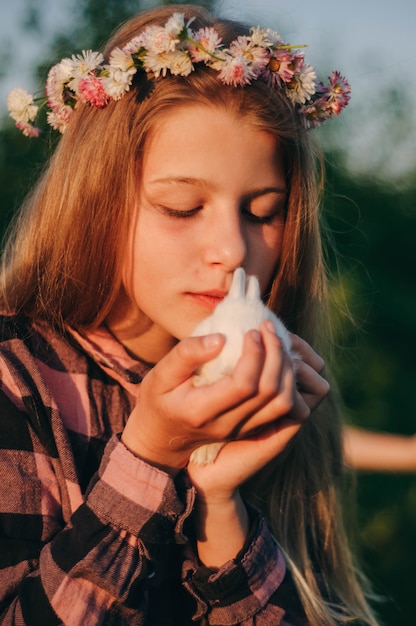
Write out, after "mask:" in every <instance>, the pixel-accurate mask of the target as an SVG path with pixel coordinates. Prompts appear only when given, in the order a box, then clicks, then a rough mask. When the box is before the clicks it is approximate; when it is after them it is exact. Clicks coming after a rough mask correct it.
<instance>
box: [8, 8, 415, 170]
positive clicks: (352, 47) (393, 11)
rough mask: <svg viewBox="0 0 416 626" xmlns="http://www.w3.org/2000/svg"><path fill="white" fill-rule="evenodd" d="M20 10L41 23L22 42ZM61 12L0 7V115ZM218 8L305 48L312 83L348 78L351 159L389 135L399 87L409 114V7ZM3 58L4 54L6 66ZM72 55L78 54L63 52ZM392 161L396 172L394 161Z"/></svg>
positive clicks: (63, 16)
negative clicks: (389, 104) (389, 99)
mask: <svg viewBox="0 0 416 626" xmlns="http://www.w3.org/2000/svg"><path fill="white" fill-rule="evenodd" d="M37 2H38V3H40V4H38V5H37ZM28 5H33V6H41V7H42V8H44V9H45V8H46V11H44V14H45V16H46V17H45V19H44V22H43V23H42V30H39V31H38V32H33V33H32V34H31V36H30V37H27V35H25V39H23V38H22V31H21V24H22V21H23V20H24V19H25V17H26V16H27V7H28ZM69 6H70V3H68V2H67V1H66V0H13V2H10V1H9V0H0V7H1V9H0V55H1V56H0V62H1V64H2V65H3V68H2V69H3V72H2V74H3V73H5V74H6V75H5V76H4V75H3V76H2V75H1V74H0V113H3V112H4V111H5V103H6V98H7V92H8V91H9V90H10V89H11V88H13V87H15V86H21V87H25V88H28V89H29V90H30V89H31V88H32V84H31V72H30V70H31V67H32V62H33V65H35V64H36V60H37V59H39V58H40V57H41V52H42V49H43V48H44V46H45V45H47V43H48V40H49V38H50V37H51V36H52V35H53V33H54V32H55V30H56V29H58V30H60V29H62V28H63V27H64V25H65V23H66V21H67V20H69V19H70V14H69ZM218 6H219V9H220V13H221V14H222V15H224V16H226V17H235V18H242V19H244V20H245V21H247V22H249V23H250V24H252V25H257V24H259V25H261V26H267V27H270V28H272V29H274V30H277V31H278V32H280V34H281V35H282V36H283V38H284V39H285V40H286V41H288V42H290V43H292V44H308V48H307V51H306V56H307V60H308V61H309V62H310V63H311V64H312V65H313V66H314V67H315V69H316V70H317V73H318V75H320V77H322V78H325V77H326V76H327V75H328V74H329V73H330V72H331V71H332V70H333V69H336V70H339V71H340V72H341V73H342V74H343V75H345V76H346V77H347V78H348V80H349V81H350V83H351V85H352V98H351V103H350V105H349V107H348V108H347V110H346V112H345V113H344V114H343V116H345V118H346V119H347V116H348V119H349V121H350V124H351V126H352V127H353V128H356V129H357V132H356V133H355V132H353V133H352V135H353V136H355V140H354V141H355V143H354V145H355V148H354V147H353V146H350V149H351V150H353V151H354V149H355V152H356V154H357V158H358V155H360V156H361V159H363V158H364V157H363V150H364V153H366V152H367V153H368V154H367V157H366V158H371V156H372V155H374V154H375V152H376V151H377V150H378V148H377V145H378V144H377V142H378V139H379V135H380V128H382V127H383V126H384V127H386V123H387V125H389V127H390V128H391V124H390V120H387V121H386V118H385V115H384V114H382V113H381V112H379V109H381V108H382V104H383V100H385V98H384V95H385V94H386V93H387V92H388V90H389V89H390V88H394V87H395V86H398V87H399V89H401V88H402V87H401V86H405V88H404V89H403V94H404V91H405V92H406V93H405V94H404V95H405V96H406V98H408V99H409V104H408V106H407V109H408V110H409V111H410V110H414V111H416V81H415V80H414V77H413V72H414V68H415V66H416V45H415V39H416V1H415V0H395V1H392V0H389V1H388V0H348V1H344V2H337V1H334V0H308V1H307V0H291V2H287V1H283V0H251V2H248V0H220V2H219V4H218ZM5 51H7V52H8V54H10V59H9V60H8V61H7V63H5V59H4V53H5ZM72 52H79V51H77V50H74V51H72V50H71V51H68V53H72ZM5 68H6V69H5ZM7 70H8V71H7ZM403 102H404V100H403ZM374 118H376V119H374ZM377 118H378V122H377ZM413 121H414V124H413V126H412V128H411V129H409V130H408V131H406V132H405V133H403V135H404V137H403V138H402V139H401V142H402V144H403V145H402V148H403V149H402V150H401V152H404V153H405V156H400V158H399V161H400V162H403V163H402V165H400V163H399V165H398V166H399V167H406V163H408V162H409V159H410V160H412V157H413V152H414V151H413V146H414V145H416V144H415V141H416V114H415V116H414V117H413ZM331 123H332V122H331ZM336 123H338V122H336ZM406 136H407V140H406ZM410 138H411V139H410ZM360 139H361V142H360ZM351 141H352V140H351ZM389 142H390V143H391V141H390V140H389ZM405 144H406V145H405ZM415 152H416V151H415ZM414 159H416V156H415V157H414ZM392 160H393V161H395V163H396V166H397V161H398V157H396V156H395V157H394V158H393V159H392Z"/></svg>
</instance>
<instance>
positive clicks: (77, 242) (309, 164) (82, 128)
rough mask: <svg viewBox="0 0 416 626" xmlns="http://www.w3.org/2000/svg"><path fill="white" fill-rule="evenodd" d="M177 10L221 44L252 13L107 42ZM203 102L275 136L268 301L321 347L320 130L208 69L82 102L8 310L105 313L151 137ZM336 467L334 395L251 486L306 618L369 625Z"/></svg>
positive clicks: (195, 10)
mask: <svg viewBox="0 0 416 626" xmlns="http://www.w3.org/2000/svg"><path fill="white" fill-rule="evenodd" d="M174 11H181V12H183V13H185V15H186V18H187V19H188V17H191V16H192V17H196V20H195V22H194V23H193V27H195V28H197V27H199V26H211V25H212V26H215V28H216V29H217V31H218V32H219V33H220V35H221V36H222V38H223V41H224V43H229V42H230V41H231V40H232V39H235V38H236V36H238V35H240V34H243V33H247V31H248V29H247V28H246V27H245V26H244V25H241V24H238V23H234V22H231V21H225V20H216V19H215V18H213V17H212V16H210V15H209V14H208V13H207V12H206V11H205V10H204V9H202V8H200V7H195V6H192V5H176V6H175V5H171V6H168V7H159V8H157V9H153V10H150V11H148V12H145V13H142V14H140V15H139V16H137V17H135V18H133V19H131V20H130V21H128V22H127V23H126V24H124V25H123V26H122V27H121V28H120V29H119V30H118V31H117V32H116V33H115V35H114V36H113V37H112V39H111V40H110V41H109V43H108V45H107V47H106V50H105V54H107V55H108V53H109V52H110V51H111V50H112V49H113V48H114V47H116V46H120V47H121V46H123V44H125V43H127V42H128V41H129V40H130V39H131V38H132V37H133V36H134V35H136V34H137V33H138V32H139V31H140V30H141V29H142V28H144V27H145V26H147V25H149V24H164V23H165V22H166V21H167V19H168V18H169V16H170V15H171V14H172V12H174ZM195 103H196V104H201V103H203V104H206V105H207V106H213V107H224V108H226V109H227V110H228V111H231V112H233V113H234V114H235V115H236V116H239V117H240V118H242V119H244V120H245V121H248V122H249V123H251V124H255V125H256V126H258V127H259V128H262V129H264V130H267V131H268V132H270V133H272V134H273V135H274V136H275V137H276V138H277V140H278V144H279V149H281V150H282V151H283V154H284V158H285V165H286V173H287V182H288V186H289V200H288V207H287V219H286V225H285V234H284V241H283V248H282V253H281V260H280V263H279V267H278V268H277V270H276V276H275V278H274V280H273V282H272V284H271V285H270V289H269V293H268V296H267V301H268V304H269V306H270V307H271V308H272V309H274V310H275V311H276V312H278V313H279V314H280V315H281V317H282V318H283V319H284V320H285V322H286V323H287V324H288V326H289V328H290V329H291V330H292V331H293V332H296V333H298V334H299V335H301V336H303V337H304V338H305V339H306V340H307V341H308V342H309V343H310V344H311V345H313V346H314V347H315V348H316V349H318V350H319V352H320V353H321V354H325V353H326V347H325V341H326V342H327V343H328V341H327V338H328V336H329V335H328V332H329V326H328V319H327V317H328V316H327V294H326V276H325V268H324V263H323V259H322V245H321V239H320V224H319V212H318V206H319V176H318V168H317V152H316V150H315V147H314V145H313V141H312V139H311V137H310V136H309V134H308V133H306V132H305V130H304V128H303V126H302V124H301V122H300V120H299V119H297V116H296V114H295V112H294V109H293V107H292V106H291V104H290V103H289V102H288V100H287V98H286V97H285V96H284V95H283V94H282V93H281V91H280V90H278V89H277V90H271V89H269V87H268V86H267V85H265V84H264V83H262V82H260V81H257V82H254V83H253V84H252V85H250V86H249V87H245V88H234V87H229V86H224V85H221V84H220V83H219V81H218V79H217V78H216V77H215V75H214V74H213V73H212V71H211V70H209V69H208V68H206V67H203V68H199V69H198V71H195V72H193V73H191V74H190V75H189V76H188V77H186V78H184V77H181V78H177V77H173V76H167V77H165V78H163V79H161V80H158V81H154V82H152V81H148V80H145V79H144V78H143V77H142V76H140V75H138V76H137V79H136V81H135V82H134V84H133V86H132V89H131V90H130V92H129V93H127V94H126V95H125V96H124V97H123V98H122V99H121V100H120V101H118V102H110V103H109V104H108V106H107V107H106V108H104V109H102V110H97V109H94V108H93V107H89V106H87V105H80V106H79V107H78V108H77V110H76V111H75V114H74V117H73V119H72V120H71V122H70V124H69V126H68V129H67V130H66V132H65V135H64V136H63V138H62V139H61V141H60V142H59V144H58V146H57V148H56V150H55V153H54V155H53V156H52V158H51V161H50V163H49V165H48V167H47V168H46V169H45V172H44V174H43V176H42V177H41V179H40V181H39V183H38V185H37V186H36V188H35V189H34V191H33V193H32V194H31V195H30V196H29V197H28V198H27V200H26V202H25V204H24V206H23V207H22V211H21V213H20V215H19V216H18V218H17V220H16V222H15V224H14V229H13V231H12V233H11V235H10V237H9V239H8V242H7V245H6V247H5V251H4V254H3V264H2V275H1V284H0V300H1V304H2V308H3V309H4V308H6V309H8V310H10V311H14V312H19V313H22V314H24V315H26V316H27V317H28V318H29V319H32V320H38V319H42V320H46V321H47V322H48V323H50V324H51V325H52V326H54V327H55V328H57V329H59V328H61V327H62V326H63V325H66V324H68V325H71V326H74V327H77V328H84V329H86V328H93V327H97V326H98V325H100V324H103V323H105V320H106V318H107V316H108V315H109V313H110V311H111V310H112V307H113V306H114V303H115V302H116V301H117V298H118V297H119V294H120V290H121V288H122V278H121V277H122V271H121V263H122V251H123V248H124V247H125V242H126V238H127V232H128V225H129V222H130V219H131V209H132V207H133V204H134V202H133V199H134V195H135V193H136V190H137V185H138V178H139V176H140V165H141V155H142V154H143V149H144V147H145V142H146V138H147V137H148V136H149V133H151V132H152V130H153V129H154V128H155V125H156V124H157V120H158V119H159V117H160V115H161V114H163V113H168V112H169V111H170V110H172V107H178V106H183V105H188V106H191V105H192V104H195ZM191 130H192V129H190V132H191ZM342 470H343V462H342V445H341V423H340V419H339V415H338V410H337V407H336V402H335V401H334V399H333V396H332V397H330V398H329V399H328V400H327V401H326V402H325V403H323V405H322V406H321V407H320V408H319V409H318V410H316V411H315V412H314V414H313V415H312V417H311V418H310V420H309V421H308V422H307V424H305V426H304V427H303V428H302V429H301V431H300V433H299V435H298V437H297V438H296V441H295V443H294V445H292V446H291V447H290V449H289V450H288V451H287V452H285V453H284V454H283V455H281V456H280V457H279V458H278V459H276V460H275V461H274V462H273V463H271V464H269V465H268V466H267V467H266V468H264V470H263V471H261V472H260V473H259V474H258V475H257V476H256V477H254V478H253V479H252V480H251V481H250V482H249V484H247V485H246V487H245V491H246V494H247V497H248V498H249V499H250V500H251V501H252V502H253V504H255V505H256V506H258V507H260V508H262V509H263V510H264V512H265V515H266V516H267V518H268V519H269V522H270V524H271V526H272V528H273V531H274V534H275V536H276V538H277V539H278V541H279V543H280V545H281V546H282V548H283V550H284V552H285V554H286V558H287V562H288V565H289V567H290V569H291V571H292V575H293V577H294V580H295V583H296V585H297V588H298V590H299V594H300V597H301V600H302V602H303V605H304V608H305V611H306V614H307V617H308V620H309V623H310V624H311V625H312V626H334V624H335V623H336V619H337V617H338V618H339V616H340V615H341V616H342V619H346V620H354V619H357V620H361V621H362V622H363V623H366V624H371V625H372V626H374V625H375V624H376V623H377V622H376V620H375V618H374V617H373V615H372V612H371V609H370V608H369V606H368V604H367V602H366V600H365V597H364V593H363V591H362V589H363V585H362V583H361V580H359V579H358V575H357V572H356V568H355V566H354V563H353V558H352V556H351V552H350V550H349V547H348V542H347V540H346V536H345V532H344V528H343V520H342V516H341V510H340V505H339V499H340V498H339V493H338V492H339V491H340V488H341V487H342V474H343V471H342ZM318 577H320V579H318ZM320 581H321V582H320ZM322 581H323V584H322ZM324 596H327V597H329V598H331V599H332V601H333V604H331V602H328V601H324V599H323V597H324ZM337 601H340V602H341V605H343V606H344V608H343V609H339V607H338V608H337V606H336V603H337Z"/></svg>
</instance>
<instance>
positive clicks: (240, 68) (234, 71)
mask: <svg viewBox="0 0 416 626" xmlns="http://www.w3.org/2000/svg"><path fill="white" fill-rule="evenodd" d="M253 78H256V73H255V72H254V71H253V69H252V68H251V67H250V64H249V63H247V59H246V58H245V56H244V55H240V56H230V55H227V57H226V60H225V61H223V62H222V67H221V71H220V73H219V79H220V81H221V82H223V83H224V84H225V85H234V87H237V86H243V85H248V84H249V83H250V82H251V80H252V79H253Z"/></svg>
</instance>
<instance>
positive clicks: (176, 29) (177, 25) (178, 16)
mask: <svg viewBox="0 0 416 626" xmlns="http://www.w3.org/2000/svg"><path fill="white" fill-rule="evenodd" d="M184 27H185V15H184V14H183V13H174V14H173V15H172V17H170V18H169V19H168V21H167V22H166V24H165V29H166V31H167V32H168V33H169V34H170V35H171V36H172V37H177V36H178V35H179V34H180V33H181V32H182V31H183V29H184Z"/></svg>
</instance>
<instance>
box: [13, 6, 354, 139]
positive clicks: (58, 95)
mask: <svg viewBox="0 0 416 626" xmlns="http://www.w3.org/2000/svg"><path fill="white" fill-rule="evenodd" d="M194 19H195V18H192V19H190V20H189V21H188V22H187V23H185V16H184V14H182V13H174V14H173V15H172V17H171V18H170V19H169V20H168V21H167V22H166V24H165V26H148V27H147V28H145V29H144V30H143V31H142V32H141V33H140V34H139V35H137V36H136V37H134V38H133V39H132V40H131V41H129V42H128V43H127V45H125V46H124V47H123V48H115V49H114V50H113V51H112V52H111V53H110V56H109V62H108V64H103V62H104V57H103V55H102V54H101V53H100V52H92V51H91V50H89V51H83V52H82V54H81V55H76V56H75V55H73V56H72V57H71V58H70V59H69V58H66V59H63V60H62V61H61V62H60V63H58V64H57V65H54V66H53V67H52V68H51V70H50V71H49V74H48V78H47V81H46V97H42V98H39V99H38V100H40V101H42V103H43V104H47V106H48V107H49V109H50V110H49V111H48V113H47V121H48V123H49V124H50V126H52V128H54V129H55V130H59V131H60V132H61V133H63V132H64V131H65V128H66V127H67V125H68V123H69V121H70V119H71V116H72V114H73V111H74V109H75V108H76V106H77V103H78V102H83V103H87V104H89V105H91V106H94V107H96V108H98V109H101V108H103V107H105V106H106V105H107V104H108V103H109V102H110V101H111V100H119V99H120V98H122V96H123V95H124V94H125V93H126V92H127V91H129V89H130V86H131V84H132V80H133V76H134V75H135V74H136V72H137V71H138V70H143V71H145V72H146V73H147V74H148V75H149V77H150V78H156V79H157V78H159V77H160V76H166V74H167V72H168V71H169V72H170V73H171V74H173V75H175V76H188V74H190V73H191V72H192V71H194V69H195V67H194V65H195V64H197V63H204V64H205V65H207V66H208V67H210V68H212V69H213V70H215V71H217V72H218V79H219V80H220V81H221V82H222V83H224V84H225V85H233V86H235V87H238V86H244V85H248V84H250V83H251V81H253V80H262V81H265V82H266V83H268V84H269V85H270V87H275V88H282V89H284V90H285V92H286V94H287V96H288V98H289V99H290V100H291V101H292V103H293V105H294V107H295V108H296V109H297V110H298V112H299V114H300V115H301V118H302V119H303V121H304V124H305V127H306V128H314V127H316V126H319V125H320V124H322V123H323V122H324V121H325V120H327V119H328V118H330V117H335V116H337V115H339V113H340V112H341V110H342V109H343V108H344V107H345V106H346V105H347V104H348V101H349V98H350V91H351V88H350V85H349V83H348V81H347V80H346V79H345V78H344V77H343V76H341V75H340V73H339V72H333V73H332V75H331V76H330V77H329V79H328V80H329V83H328V85H326V86H325V85H324V84H323V83H321V82H320V81H318V80H317V77H316V73H315V70H314V69H313V67H312V66H311V65H309V63H306V62H305V60H304V52H303V51H301V50H300V48H304V47H305V46H303V45H302V46H291V45H288V44H286V43H284V41H283V40H282V38H281V37H280V35H279V34H278V33H276V32H273V31H272V30H270V29H263V28H260V27H252V28H251V29H250V35H249V36H248V35H241V36H239V37H238V38H237V39H235V40H234V41H233V42H232V43H231V44H230V45H229V47H224V46H223V45H222V43H221V38H220V36H219V34H218V33H217V32H216V30H215V29H214V28H212V27H205V28H201V29H199V30H197V31H195V32H194V31H192V30H191V29H190V24H191V23H192V22H193V20H194ZM36 101H37V100H35V99H34V97H33V96H32V95H31V94H29V93H28V92H27V91H25V90H24V89H21V88H20V87H18V88H16V89H13V90H12V91H11V92H10V93H9V96H8V100H7V106H8V109H9V112H10V115H11V117H12V118H13V119H14V120H15V122H16V126H17V128H19V129H20V130H21V131H22V132H23V134H24V135H26V136H28V137H37V136H38V135H39V133H40V129H39V128H37V127H36V126H35V125H34V124H33V122H34V121H35V119H36V116H37V113H38V110H39V106H38V105H37V104H36V103H35V102H36Z"/></svg>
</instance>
